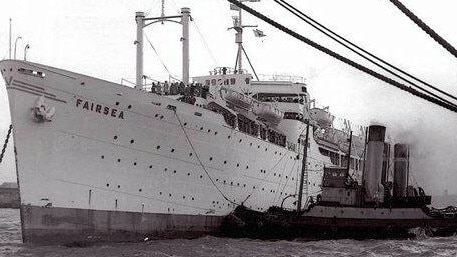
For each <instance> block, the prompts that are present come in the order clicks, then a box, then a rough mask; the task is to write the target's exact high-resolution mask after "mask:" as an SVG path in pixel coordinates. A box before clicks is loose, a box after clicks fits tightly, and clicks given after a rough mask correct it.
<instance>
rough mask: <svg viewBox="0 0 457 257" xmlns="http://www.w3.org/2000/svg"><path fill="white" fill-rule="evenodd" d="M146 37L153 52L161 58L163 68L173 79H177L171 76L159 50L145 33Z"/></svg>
mask: <svg viewBox="0 0 457 257" xmlns="http://www.w3.org/2000/svg"><path fill="white" fill-rule="evenodd" d="M144 36H145V37H146V40H148V43H149V45H150V46H151V48H152V50H154V52H155V53H156V55H157V58H159V61H160V63H162V66H163V68H164V69H165V70H166V71H167V72H168V75H169V76H170V77H171V78H174V79H176V78H175V76H173V75H172V74H171V72H170V70H169V69H168V67H167V65H166V64H165V62H164V61H163V60H162V58H160V55H159V53H158V52H157V50H156V49H155V47H154V45H153V44H152V42H151V40H149V37H148V35H146V33H145V34H144Z"/></svg>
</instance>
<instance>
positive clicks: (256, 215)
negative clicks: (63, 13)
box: [223, 207, 457, 240]
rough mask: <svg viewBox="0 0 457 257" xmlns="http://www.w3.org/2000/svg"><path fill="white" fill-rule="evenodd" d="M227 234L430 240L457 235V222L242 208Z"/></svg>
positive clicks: (226, 226) (226, 225) (228, 219)
mask: <svg viewBox="0 0 457 257" xmlns="http://www.w3.org/2000/svg"><path fill="white" fill-rule="evenodd" d="M223 224H224V226H223V228H224V233H225V235H227V236H232V237H251V238H261V239H293V238H302V239H305V240H306V239H309V240H317V239H341V238H353V239H368V238H413V237H415V236H416V235H417V234H416V232H417V231H413V230H412V229H416V228H418V231H419V232H421V233H425V234H427V235H428V236H451V235H454V234H455V233H457V218H449V219H447V218H430V219H363V218H327V217H307V216H303V215H297V213H294V212H287V211H281V210H274V211H271V209H270V210H269V212H266V213H260V212H256V211H252V210H248V209H246V208H243V207H238V208H237V209H236V210H235V212H234V213H233V214H231V215H229V216H227V217H226V219H225V220H224V223H223Z"/></svg>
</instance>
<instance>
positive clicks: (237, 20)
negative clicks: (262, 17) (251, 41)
mask: <svg viewBox="0 0 457 257" xmlns="http://www.w3.org/2000/svg"><path fill="white" fill-rule="evenodd" d="M259 1H260V0H240V2H259ZM230 9H231V10H235V11H238V16H233V17H232V18H233V27H231V28H229V30H230V29H233V30H235V31H236V34H235V43H236V44H237V45H238V50H237V53H236V62H235V71H236V72H237V73H240V74H241V73H243V53H244V48H243V29H244V28H256V27H257V25H243V19H242V11H241V8H239V7H237V6H235V5H233V4H230Z"/></svg>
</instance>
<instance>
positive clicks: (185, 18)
mask: <svg viewBox="0 0 457 257" xmlns="http://www.w3.org/2000/svg"><path fill="white" fill-rule="evenodd" d="M177 19H178V20H179V21H177ZM135 20H136V24H137V30H136V32H137V33H136V37H137V39H136V41H135V44H136V81H135V88H136V89H141V88H142V85H143V83H142V81H143V75H144V74H143V29H144V28H146V27H147V26H149V25H152V24H154V23H157V22H161V23H162V24H163V23H164V22H166V21H167V22H174V23H178V24H181V25H182V37H181V41H182V82H184V84H185V85H188V84H189V21H190V20H192V17H191V16H190V8H187V7H183V8H181V15H174V16H165V0H162V14H161V16H160V17H154V18H146V17H145V15H144V12H136V13H135ZM147 21H150V22H149V23H146V22H147Z"/></svg>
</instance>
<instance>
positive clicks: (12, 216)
mask: <svg viewBox="0 0 457 257" xmlns="http://www.w3.org/2000/svg"><path fill="white" fill-rule="evenodd" d="M0 256H85V257H87V256H101V257H108V256H109V257H111V256H148V257H149V256H151V257H152V256H192V257H197V256H253V257H254V256H255V257H257V256H291V257H292V256H313V257H314V256H457V237H448V238H422V239H416V240H363V241H357V240H330V241H315V242H303V241H300V240H295V241H261V240H251V239H229V238H215V237H204V238H200V239H194V240H184V239H176V240H159V241H148V242H144V243H136V244H104V245H95V246H90V247H64V246H26V245H23V244H22V243H21V228H20V219H19V210H11V209H0Z"/></svg>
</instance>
